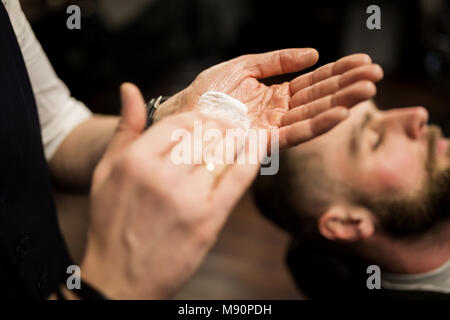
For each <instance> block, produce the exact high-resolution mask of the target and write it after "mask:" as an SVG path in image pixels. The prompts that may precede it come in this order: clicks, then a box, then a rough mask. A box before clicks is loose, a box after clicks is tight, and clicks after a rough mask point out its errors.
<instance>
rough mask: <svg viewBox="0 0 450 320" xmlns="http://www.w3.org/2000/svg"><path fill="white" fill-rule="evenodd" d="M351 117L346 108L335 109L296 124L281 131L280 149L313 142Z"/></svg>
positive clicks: (282, 128)
mask: <svg viewBox="0 0 450 320" xmlns="http://www.w3.org/2000/svg"><path fill="white" fill-rule="evenodd" d="M348 116H349V111H348V109H347V108H345V107H334V108H332V109H330V110H327V111H325V112H322V113H320V114H318V115H317V116H315V117H313V118H311V119H307V120H305V121H300V122H295V123H293V124H291V125H288V126H285V127H281V128H280V129H279V130H280V131H279V139H280V140H279V143H280V149H286V148H290V147H294V146H296V145H298V144H300V143H303V142H306V141H308V140H311V139H313V138H315V137H317V136H319V135H321V134H323V133H325V132H327V131H329V130H331V129H332V128H334V127H335V126H336V125H338V124H339V123H340V122H341V121H343V120H345V119H346V118H347V117H348Z"/></svg>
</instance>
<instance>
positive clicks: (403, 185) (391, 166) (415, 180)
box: [375, 153, 425, 191]
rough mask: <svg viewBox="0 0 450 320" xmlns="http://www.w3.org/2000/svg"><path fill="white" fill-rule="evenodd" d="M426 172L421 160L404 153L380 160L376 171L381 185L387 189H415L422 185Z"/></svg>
mask: <svg viewBox="0 0 450 320" xmlns="http://www.w3.org/2000/svg"><path fill="white" fill-rule="evenodd" d="M424 173H425V168H424V166H423V165H420V161H417V159H412V158H411V157H408V156H406V154H402V153H398V154H396V155H395V157H390V158H389V159H385V160H382V161H380V163H379V165H378V166H377V169H376V172H375V174H376V176H378V177H379V181H380V184H381V187H382V188H384V189H386V190H387V191H400V190H405V191H407V190H409V191H415V189H418V188H419V187H420V185H421V181H422V180H423V175H424Z"/></svg>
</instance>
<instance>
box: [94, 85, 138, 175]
mask: <svg viewBox="0 0 450 320" xmlns="http://www.w3.org/2000/svg"><path fill="white" fill-rule="evenodd" d="M120 95H121V100H122V109H121V118H120V121H119V124H118V126H117V128H116V131H115V132H114V134H113V136H112V138H111V142H110V143H109V145H108V147H107V149H106V151H105V153H104V155H103V158H102V166H103V167H104V169H103V170H100V171H102V172H103V175H106V174H107V173H108V172H109V170H110V167H111V163H112V161H113V159H114V158H115V157H117V155H118V154H120V153H121V152H122V151H123V150H124V149H125V148H127V147H128V146H129V145H130V144H131V143H132V142H134V141H136V139H138V138H139V137H140V136H141V133H142V131H143V130H144V128H145V121H146V114H145V103H144V98H143V97H142V94H141V92H140V90H139V89H138V87H136V86H135V85H134V84H132V83H124V84H122V86H121V87H120ZM97 175H99V174H97Z"/></svg>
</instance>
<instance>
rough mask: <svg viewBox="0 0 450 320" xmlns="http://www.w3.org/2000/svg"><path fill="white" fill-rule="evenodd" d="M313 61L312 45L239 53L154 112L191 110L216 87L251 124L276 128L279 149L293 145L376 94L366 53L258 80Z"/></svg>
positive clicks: (376, 74)
mask: <svg viewBox="0 0 450 320" xmlns="http://www.w3.org/2000/svg"><path fill="white" fill-rule="evenodd" d="M317 60H318V53H317V51H316V50H314V49H285V50H279V51H273V52H268V53H263V54H252V55H245V56H241V57H238V58H236V59H233V60H230V61H227V62H224V63H221V64H219V65H216V66H214V67H212V68H210V69H207V70H206V71H203V72H202V73H200V74H199V76H198V77H197V78H196V79H195V80H194V82H193V83H192V84H191V85H190V86H189V87H187V88H186V89H185V90H183V91H181V92H180V93H178V94H177V95H175V96H174V97H172V98H171V99H169V100H168V101H167V102H166V103H165V104H163V105H162V108H161V110H160V111H159V112H158V113H157V116H158V117H160V118H162V117H164V116H165V115H167V114H172V113H176V112H183V111H188V110H192V109H194V108H195V106H196V104H197V102H198V99H199V98H200V96H201V95H202V94H203V93H205V92H207V91H220V92H223V93H226V94H228V95H230V96H232V97H233V98H235V99H238V100H240V101H241V102H243V103H245V104H246V105H247V107H248V109H249V116H250V120H251V122H252V125H253V126H256V127H259V128H280V130H279V138H280V147H281V148H287V147H291V146H295V145H297V144H299V143H302V142H304V141H307V140H309V139H312V138H314V137H316V136H318V135H320V134H322V133H324V132H326V131H328V130H330V129H331V128H333V127H334V126H335V125H336V124H338V123H339V122H341V121H342V120H344V119H345V118H346V117H347V116H348V111H347V108H350V107H352V106H354V105H355V104H357V103H359V102H362V101H364V100H367V99H369V98H371V97H373V96H374V95H375V93H376V88H375V85H374V83H373V82H376V81H378V80H380V79H381V78H382V77H383V71H382V69H381V68H380V67H379V66H378V65H375V64H372V61H371V59H370V57H369V56H367V55H365V54H355V55H351V56H347V57H345V58H342V59H340V60H338V61H336V62H334V63H329V64H327V65H325V66H322V67H320V68H318V69H316V70H314V71H312V72H309V73H306V74H303V75H301V76H299V77H297V78H296V79H294V80H292V81H290V82H284V83H281V84H275V85H270V86H268V85H265V84H263V83H262V82H261V81H260V79H264V78H268V77H271V76H276V75H281V74H286V73H292V72H297V71H300V70H303V69H306V68H308V67H311V66H312V65H314V64H315V63H316V62H317ZM179 106H183V107H182V108H181V109H179ZM177 108H178V109H177Z"/></svg>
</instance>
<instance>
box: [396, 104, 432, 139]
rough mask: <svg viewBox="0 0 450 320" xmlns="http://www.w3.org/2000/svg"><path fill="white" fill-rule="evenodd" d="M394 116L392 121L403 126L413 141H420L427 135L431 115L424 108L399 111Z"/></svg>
mask: <svg viewBox="0 0 450 320" xmlns="http://www.w3.org/2000/svg"><path fill="white" fill-rule="evenodd" d="M392 116H393V117H392V118H391V120H394V121H393V122H394V123H395V122H396V123H397V124H401V126H402V127H403V129H404V130H405V133H406V134H407V135H408V136H409V137H410V138H411V139H420V138H421V137H423V135H424V134H425V133H426V125H427V123H428V119H429V114H428V111H427V109H425V108H424V107H414V108H404V109H399V110H397V112H396V113H395V114H392Z"/></svg>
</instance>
